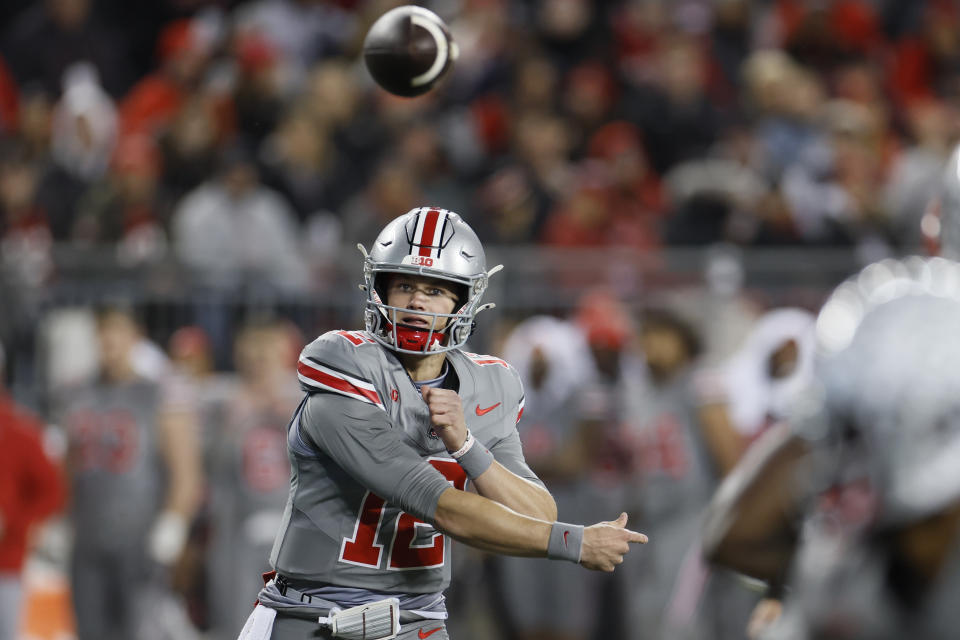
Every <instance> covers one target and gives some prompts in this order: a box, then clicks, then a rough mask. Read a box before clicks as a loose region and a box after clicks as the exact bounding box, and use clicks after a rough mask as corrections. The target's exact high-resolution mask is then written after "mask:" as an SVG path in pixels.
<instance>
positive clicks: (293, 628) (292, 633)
mask: <svg viewBox="0 0 960 640" xmlns="http://www.w3.org/2000/svg"><path fill="white" fill-rule="evenodd" d="M331 637H332V636H331V635H330V632H329V631H323V630H321V629H320V625H319V624H317V621H316V620H305V619H303V618H295V617H293V616H283V615H277V618H276V620H274V621H273V632H272V633H271V635H270V640H327V639H329V638H331ZM424 638H429V639H430V640H450V636H448V635H447V628H446V626H445V625H444V624H443V620H421V621H419V622H410V623H407V624H404V625H401V626H400V634H399V635H398V636H397V640H423V639H424Z"/></svg>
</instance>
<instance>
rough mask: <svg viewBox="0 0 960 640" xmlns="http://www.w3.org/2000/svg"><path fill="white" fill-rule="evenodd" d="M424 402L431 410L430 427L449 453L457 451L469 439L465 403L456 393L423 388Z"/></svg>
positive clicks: (449, 390) (448, 390)
mask: <svg viewBox="0 0 960 640" xmlns="http://www.w3.org/2000/svg"><path fill="white" fill-rule="evenodd" d="M421 394H422V395H423V401H424V402H426V403H427V408H428V409H430V426H431V427H432V428H433V430H434V431H436V433H437V435H438V436H440V439H441V440H443V444H444V445H445V446H446V447H447V451H456V450H457V449H459V448H460V447H462V446H463V443H464V442H465V441H466V439H467V423H466V420H464V418H463V403H462V402H461V401H460V396H459V395H457V392H456V391H453V390H451V389H434V388H433V387H423V389H422V390H421Z"/></svg>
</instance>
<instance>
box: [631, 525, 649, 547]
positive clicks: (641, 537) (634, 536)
mask: <svg viewBox="0 0 960 640" xmlns="http://www.w3.org/2000/svg"><path fill="white" fill-rule="evenodd" d="M627 533H628V534H629V535H628V536H627V542H636V543H638V544H647V542H649V541H650V538H648V537H647V535H646V534H645V533H640V532H639V531H630V529H627Z"/></svg>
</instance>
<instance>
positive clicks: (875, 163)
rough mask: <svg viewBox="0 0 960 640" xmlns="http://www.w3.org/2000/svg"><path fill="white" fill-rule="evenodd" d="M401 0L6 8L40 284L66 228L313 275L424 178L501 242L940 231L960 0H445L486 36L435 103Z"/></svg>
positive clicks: (2, 175)
mask: <svg viewBox="0 0 960 640" xmlns="http://www.w3.org/2000/svg"><path fill="white" fill-rule="evenodd" d="M392 4H396V3H391V2H386V1H384V0H376V1H374V0H369V1H363V0H326V1H324V0H256V1H251V2H245V3H234V2H227V1H215V0H207V1H205V0H190V1H188V0H157V1H156V2H150V3H138V4H137V6H136V8H134V7H133V6H131V5H129V4H128V3H123V2H120V1H119V0H112V1H111V0H100V1H95V0H44V1H43V2H33V3H31V2H12V3H8V4H5V7H4V9H3V13H4V18H5V19H4V22H3V29H2V30H0V211H2V216H0V238H2V243H3V244H2V246H3V255H4V259H5V260H6V262H7V264H8V265H11V264H13V265H16V266H17V267H19V272H20V273H22V276H23V278H24V279H26V280H28V281H32V282H37V283H41V282H43V281H44V280H46V279H48V278H49V277H50V276H51V275H52V271H53V268H54V262H53V260H52V259H51V257H50V251H51V246H52V245H54V244H56V243H65V246H70V247H77V248H87V247H100V248H104V247H106V248H108V249H109V250H110V251H113V252H115V254H116V257H117V258H118V259H119V260H121V261H122V264H137V263H142V262H149V261H153V260H158V259H161V258H163V257H175V258H177V259H179V260H180V261H182V262H183V263H184V264H186V265H188V266H190V267H193V268H195V269H196V270H197V273H198V281H199V283H200V284H202V285H211V286H214V287H236V286H239V284H240V283H241V282H244V283H249V282H257V281H263V282H266V283H268V284H269V286H273V287H280V288H282V289H285V290H294V291H298V290H303V289H304V288H307V287H308V286H309V284H310V281H311V280H310V269H309V268H308V267H307V266H306V265H307V264H308V263H310V262H315V261H322V260H323V259H324V257H325V256H328V255H329V254H330V253H331V251H332V250H333V249H334V248H336V247H338V246H341V243H347V244H351V243H353V242H355V241H357V240H362V239H365V234H366V230H367V229H369V228H372V227H379V226H381V224H382V223H383V222H384V221H385V220H387V219H389V218H391V217H393V216H394V215H396V214H397V212H404V211H407V210H409V209H410V208H412V207H413V206H415V205H419V204H422V203H424V202H430V203H438V204H441V205H442V206H444V207H446V208H448V209H451V210H454V211H457V212H459V213H461V214H462V215H463V216H464V217H465V219H466V220H467V221H468V222H469V223H470V224H472V225H473V226H474V227H475V228H477V229H478V231H479V233H480V235H481V237H483V238H484V240H485V241H486V242H488V243H492V244H516V243H521V244H526V243H538V244H542V245H548V246H563V247H583V246H591V247H596V246H609V245H625V246H629V247H634V248H636V249H638V250H641V251H656V250H657V248H659V247H664V246H674V245H690V244H707V243H711V242H715V241H718V240H725V241H730V242H734V243H738V244H742V245H764V246H769V245H784V244H800V245H840V246H855V247H857V249H858V250H859V251H861V252H863V253H864V254H865V255H868V256H870V257H875V256H877V255H884V254H886V253H891V252H897V251H899V250H901V249H904V248H910V247H914V246H916V245H917V244H918V243H919V241H920V232H919V230H918V229H919V220H920V217H921V214H922V211H923V208H924V205H925V203H926V199H927V194H928V192H929V191H930V188H931V176H932V175H933V173H935V171H934V169H935V168H937V167H939V166H942V164H943V162H944V161H945V158H946V154H947V151H948V149H949V147H950V144H951V143H952V142H953V141H954V140H955V139H956V138H957V136H958V122H960V119H958V113H957V110H958V103H957V99H958V95H957V94H958V91H960V90H958V87H957V82H956V79H955V73H956V69H957V65H958V64H960V10H958V8H957V6H956V4H955V3H953V2H950V1H949V0H927V1H923V2H919V1H918V2H899V1H896V0H829V1H826V0H824V1H820V2H805V1H802V0H758V1H755V2H751V1H748V0H716V1H712V0H681V1H675V2H666V1H661V0H607V1H605V2H588V1H587V0H540V1H538V2H509V1H507V0H460V1H458V2H444V3H433V5H431V6H432V8H434V9H435V10H436V11H437V12H438V13H439V14H440V15H441V16H443V17H444V18H446V19H447V20H448V22H449V24H450V28H451V30H452V33H453V35H454V38H455V39H456V40H457V42H458V43H459V46H460V49H461V51H462V54H461V56H460V59H459V61H458V63H457V66H456V67H455V69H454V70H453V72H452V73H451V74H450V77H449V78H447V79H446V80H445V81H444V83H443V84H442V86H441V87H440V88H439V89H438V90H436V91H433V92H431V93H430V94H428V95H427V96H424V97H421V98H418V99H415V100H409V99H400V98H395V97H392V96H390V95H388V94H386V93H385V92H383V91H382V90H380V89H378V88H376V87H375V86H374V85H373V84H372V81H371V79H370V78H369V76H368V74H367V73H366V71H365V69H364V68H363V65H362V60H361V58H362V56H361V55H360V50H361V46H362V40H363V35H364V33H365V31H366V28H367V27H368V26H369V25H370V23H371V22H372V21H373V19H375V18H376V17H377V16H379V15H380V14H381V13H382V12H383V11H385V10H386V9H387V8H389V6H392ZM428 4H429V3H428ZM227 227H229V228H230V229H231V231H232V233H230V234H221V233H217V232H216V231H217V230H220V229H223V228H227Z"/></svg>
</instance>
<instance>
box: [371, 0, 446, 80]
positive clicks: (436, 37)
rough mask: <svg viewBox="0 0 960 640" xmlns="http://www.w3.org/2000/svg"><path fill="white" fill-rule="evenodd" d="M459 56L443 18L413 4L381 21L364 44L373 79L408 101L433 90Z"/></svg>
mask: <svg viewBox="0 0 960 640" xmlns="http://www.w3.org/2000/svg"><path fill="white" fill-rule="evenodd" d="M457 54H458V50H457V45H456V43H455V42H454V41H453V39H452V38H451V37H450V31H449V29H447V25H446V24H444V22H443V20H441V19H440V16H438V15H437V14H435V13H434V12H432V11H430V10H429V9H424V8H423V7H416V6H413V5H405V6H402V7H397V8H396V9H391V10H390V11H387V12H386V13H385V14H383V15H382V16H380V17H379V18H377V21H376V22H374V23H373V25H372V26H371V27H370V30H369V31H368V32H367V37H366V38H365V39H364V41H363V60H364V62H365V63H366V65H367V70H369V71H370V75H371V76H373V79H374V80H375V81H376V82H377V84H379V85H380V86H381V87H383V88H384V89H386V90H387V91H389V92H390V93H393V94H395V95H398V96H404V97H407V98H411V97H413V96H419V95H421V94H424V93H426V92H427V91H429V90H430V89H431V88H433V86H434V85H435V84H436V83H437V81H438V80H440V78H442V77H443V76H444V74H446V73H447V72H448V71H449V70H450V68H451V67H452V66H453V62H454V60H456V59H457Z"/></svg>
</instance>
